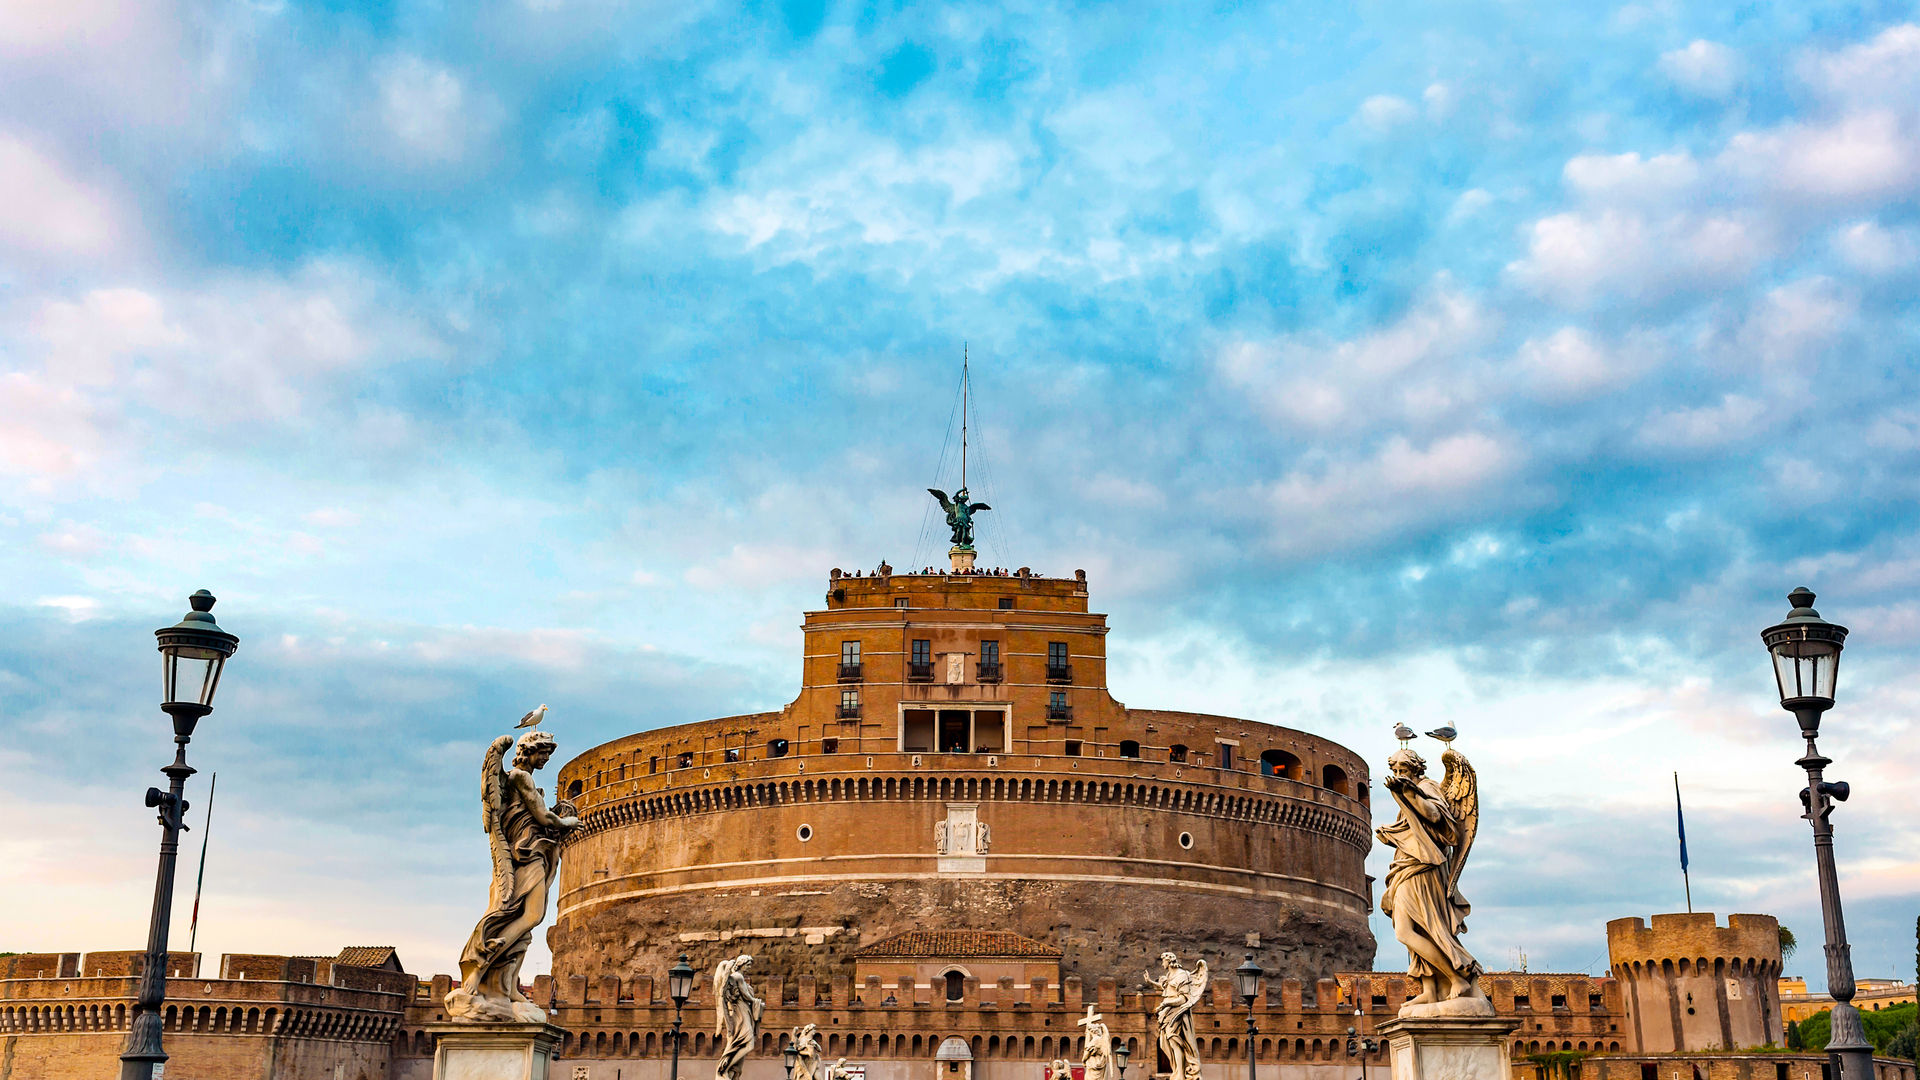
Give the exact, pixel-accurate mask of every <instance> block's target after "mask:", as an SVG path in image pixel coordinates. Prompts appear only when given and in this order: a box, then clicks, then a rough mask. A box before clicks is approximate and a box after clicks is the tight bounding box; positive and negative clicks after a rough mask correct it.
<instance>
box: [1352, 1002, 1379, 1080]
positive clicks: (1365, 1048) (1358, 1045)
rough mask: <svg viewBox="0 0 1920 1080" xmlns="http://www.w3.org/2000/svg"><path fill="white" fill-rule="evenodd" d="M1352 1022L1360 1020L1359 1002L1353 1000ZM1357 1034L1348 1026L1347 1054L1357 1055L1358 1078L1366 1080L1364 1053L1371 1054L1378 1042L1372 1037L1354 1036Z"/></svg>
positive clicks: (1377, 1048)
mask: <svg viewBox="0 0 1920 1080" xmlns="http://www.w3.org/2000/svg"><path fill="white" fill-rule="evenodd" d="M1353 1022H1354V1023H1355V1024H1358V1023H1359V1022H1360V1004H1359V1003H1358V1002H1355V1003H1354V1006H1353ZM1358 1034H1359V1032H1358V1031H1357V1030H1355V1029H1354V1028H1351V1027H1350V1028H1348V1029H1347V1056H1348V1057H1354V1056H1356V1055H1357V1056H1359V1058H1360V1080H1367V1058H1366V1055H1368V1054H1371V1053H1373V1052H1374V1051H1376V1050H1379V1049H1380V1044H1379V1043H1377V1042H1375V1041H1374V1040H1372V1039H1361V1038H1356V1036H1357V1035H1358Z"/></svg>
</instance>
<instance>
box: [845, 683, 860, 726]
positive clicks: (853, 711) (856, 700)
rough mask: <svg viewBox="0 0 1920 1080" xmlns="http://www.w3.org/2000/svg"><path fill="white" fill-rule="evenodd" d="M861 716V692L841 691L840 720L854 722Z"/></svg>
mask: <svg viewBox="0 0 1920 1080" xmlns="http://www.w3.org/2000/svg"><path fill="white" fill-rule="evenodd" d="M859 716H860V691H858V690H842V691H840V719H842V720H854V719H858V718H859Z"/></svg>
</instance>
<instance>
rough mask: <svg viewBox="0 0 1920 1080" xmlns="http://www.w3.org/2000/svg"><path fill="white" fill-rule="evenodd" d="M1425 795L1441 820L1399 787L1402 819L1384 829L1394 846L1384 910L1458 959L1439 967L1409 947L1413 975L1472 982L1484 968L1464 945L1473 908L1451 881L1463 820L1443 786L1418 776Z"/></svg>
mask: <svg viewBox="0 0 1920 1080" xmlns="http://www.w3.org/2000/svg"><path fill="white" fill-rule="evenodd" d="M1415 784H1416V785H1417V786H1418V788H1419V792H1420V794H1421V795H1422V796H1424V797H1425V799H1424V801H1423V805H1425V806H1426V807H1427V808H1428V809H1430V810H1433V811H1434V812H1435V813H1436V816H1438V818H1439V820H1438V821H1429V820H1427V818H1426V817H1424V816H1422V815H1421V813H1420V812H1419V811H1418V810H1415V809H1413V808H1412V807H1410V806H1409V805H1408V804H1407V796H1406V795H1405V794H1404V793H1402V792H1398V791H1396V792H1394V793H1393V796H1394V799H1395V801H1397V802H1399V803H1400V818H1399V820H1398V821H1395V822H1394V823H1393V824H1391V825H1387V826H1384V827H1382V828H1381V829H1380V830H1379V834H1380V839H1381V840H1382V841H1384V842H1385V843H1387V844H1389V845H1391V846H1392V847H1393V862H1392V863H1391V864H1389V865H1388V867H1387V883H1386V886H1385V888H1383V889H1381V891H1380V913H1381V914H1382V915H1385V916H1387V917H1388V918H1390V919H1392V918H1395V914H1396V913H1404V915H1405V917H1406V919H1407V921H1408V922H1410V923H1411V924H1412V926H1413V928H1414V930H1415V931H1416V932H1418V933H1419V934H1420V935H1421V936H1422V937H1424V938H1426V939H1427V940H1429V941H1431V942H1432V943H1433V944H1434V945H1435V946H1436V947H1437V948H1438V950H1439V951H1440V952H1441V953H1443V954H1444V955H1445V956H1447V958H1448V959H1449V961H1450V962H1451V963H1452V964H1453V972H1451V973H1449V972H1445V971H1440V970H1438V969H1436V968H1435V967H1434V966H1433V964H1432V963H1430V962H1429V961H1428V960H1427V959H1426V958H1425V957H1423V956H1421V955H1420V954H1419V953H1418V952H1417V951H1414V950H1412V949H1409V950H1408V956H1407V975H1408V976H1409V977H1411V978H1416V979H1430V978H1439V979H1445V978H1447V977H1448V975H1449V974H1458V975H1459V976H1460V977H1462V978H1464V979H1467V980H1468V981H1471V980H1472V979H1473V977H1474V976H1475V975H1477V974H1479V972H1480V963H1479V961H1477V960H1475V959H1474V958H1473V954H1472V953H1469V952H1468V951H1467V950H1466V947H1465V946H1463V945H1461V944H1460V935H1461V934H1463V933H1465V932H1466V929H1467V914H1468V913H1469V912H1470V911H1472V908H1471V907H1470V906H1469V905H1468V904H1467V901H1466V898H1465V897H1463V896H1461V895H1460V890H1459V887H1458V886H1457V885H1452V884H1449V880H1448V879H1449V877H1450V873H1451V859H1452V857H1453V848H1454V845H1456V844H1458V843H1459V842H1460V822H1459V821H1458V820H1457V819H1456V818H1455V817H1454V813H1453V809H1452V807H1450V806H1449V805H1448V803H1447V799H1446V796H1445V795H1444V794H1443V793H1442V792H1441V789H1440V785H1439V784H1437V783H1435V782H1434V781H1432V780H1430V779H1428V778H1426V777H1421V778H1420V779H1419V780H1417V781H1415Z"/></svg>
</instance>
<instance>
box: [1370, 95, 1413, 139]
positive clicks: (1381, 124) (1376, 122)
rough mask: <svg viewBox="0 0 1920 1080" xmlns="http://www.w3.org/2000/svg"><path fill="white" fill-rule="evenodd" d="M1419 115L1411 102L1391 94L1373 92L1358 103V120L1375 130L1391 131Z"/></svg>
mask: <svg viewBox="0 0 1920 1080" xmlns="http://www.w3.org/2000/svg"><path fill="white" fill-rule="evenodd" d="M1419 115H1420V113H1419V110H1417V109H1415V108H1414V107H1413V103H1412V102H1410V101H1408V100H1407V99H1406V98H1403V97H1395V96H1394V95H1392V94H1375V95H1374V96H1372V97H1370V98H1368V99H1367V100H1365V101H1363V102H1361V103H1360V122H1361V123H1362V124H1365V125H1366V126H1367V127H1370V128H1372V129H1373V130H1375V131H1380V132H1386V131H1392V130H1393V129H1394V128H1397V127H1399V126H1400V125H1402V124H1406V123H1410V122H1412V121H1413V120H1414V119H1416V118H1417V117H1418V116H1419Z"/></svg>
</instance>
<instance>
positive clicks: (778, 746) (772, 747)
mask: <svg viewBox="0 0 1920 1080" xmlns="http://www.w3.org/2000/svg"><path fill="white" fill-rule="evenodd" d="M767 756H768V757H770V758H776V757H786V756H787V740H785V739H772V740H769V741H768V743H767Z"/></svg>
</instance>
